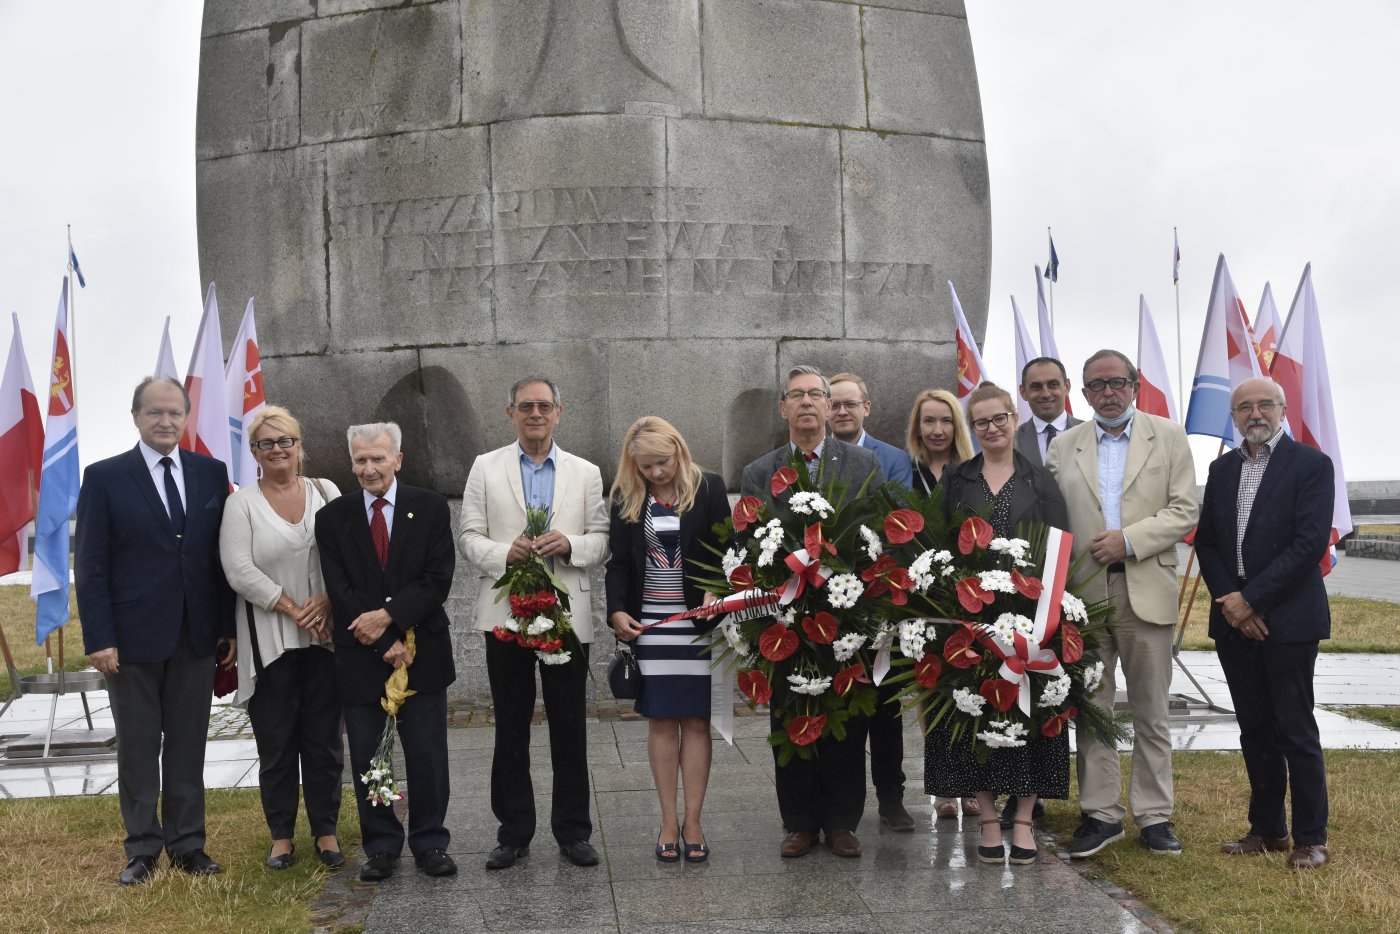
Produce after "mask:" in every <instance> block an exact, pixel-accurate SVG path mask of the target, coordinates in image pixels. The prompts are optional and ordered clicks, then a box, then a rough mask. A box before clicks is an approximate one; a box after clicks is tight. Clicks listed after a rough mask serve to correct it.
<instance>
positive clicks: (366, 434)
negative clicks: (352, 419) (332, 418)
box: [345, 422, 403, 457]
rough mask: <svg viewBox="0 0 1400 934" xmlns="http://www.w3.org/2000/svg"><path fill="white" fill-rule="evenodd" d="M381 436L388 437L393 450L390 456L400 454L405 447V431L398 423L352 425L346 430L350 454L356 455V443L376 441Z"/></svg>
mask: <svg viewBox="0 0 1400 934" xmlns="http://www.w3.org/2000/svg"><path fill="white" fill-rule="evenodd" d="M380 435H388V436H389V443H390V445H391V446H392V449H391V450H390V451H389V453H390V454H397V453H399V451H400V449H401V448H402V446H403V429H402V428H400V427H399V425H398V423H397V422H370V423H369V424H368V425H351V426H350V427H349V428H347V429H346V430H345V440H346V443H347V444H349V445H350V454H351V456H352V457H353V456H354V454H355V442H356V441H364V442H369V441H376V440H378V439H379V436H380Z"/></svg>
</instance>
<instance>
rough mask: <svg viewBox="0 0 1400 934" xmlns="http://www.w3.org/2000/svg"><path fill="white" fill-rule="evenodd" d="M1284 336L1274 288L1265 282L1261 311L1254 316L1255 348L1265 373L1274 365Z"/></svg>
mask: <svg viewBox="0 0 1400 934" xmlns="http://www.w3.org/2000/svg"><path fill="white" fill-rule="evenodd" d="M1282 336H1283V326H1282V324H1281V323H1280V322H1279V319H1278V307H1277V306H1276V305H1275V304H1274V293H1273V289H1271V288H1270V286H1269V283H1267V282H1265V283H1264V294H1263V295H1262V296H1260V298H1259V313H1258V314H1256V315H1255V316H1254V350H1255V352H1256V353H1257V354H1258V355H1259V365H1260V366H1261V367H1262V368H1263V370H1264V372H1265V373H1267V372H1269V370H1270V369H1271V368H1272V367H1273V365H1274V354H1276V353H1277V352H1278V339H1279V338H1280V337H1282Z"/></svg>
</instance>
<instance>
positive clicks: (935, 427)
mask: <svg viewBox="0 0 1400 934" xmlns="http://www.w3.org/2000/svg"><path fill="white" fill-rule="evenodd" d="M905 448H906V450H908V452H909V460H910V461H911V462H912V463H913V466H914V489H915V490H920V491H922V492H923V493H925V494H928V493H932V492H933V488H934V487H936V486H938V480H939V478H940V477H942V476H943V470H944V468H946V467H947V466H949V465H950V464H958V463H961V462H962V461H965V460H968V459H969V458H971V457H972V454H973V451H972V436H971V435H969V434H968V431H967V419H965V418H964V417H963V410H962V405H961V404H959V402H958V398H957V396H955V395H953V394H952V393H951V392H949V391H948V390H946V389H925V390H924V391H923V392H921V393H919V396H918V398H916V399H915V400H914V408H913V411H911V412H910V413H909V434H908V437H907V438H906V440H905Z"/></svg>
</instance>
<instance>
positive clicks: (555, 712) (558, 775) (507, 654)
mask: <svg viewBox="0 0 1400 934" xmlns="http://www.w3.org/2000/svg"><path fill="white" fill-rule="evenodd" d="M485 638H486V674H487V677H488V678H489V679H490V681H491V703H492V704H493V705H494V706H495V712H496V750H495V754H494V756H493V758H492V760H491V812H492V813H493V814H495V815H496V820H497V821H499V822H500V825H501V826H500V829H498V830H497V831H496V840H497V842H499V843H503V844H505V845H507V846H514V847H523V846H528V845H529V843H530V841H531V840H533V839H534V837H535V789H534V786H533V785H532V784H531V782H530V720H531V718H532V717H533V716H534V713H535V668H536V667H538V668H539V670H540V687H541V689H542V691H543V693H544V710H545V716H546V718H547V720H548V724H549V758H550V762H551V764H552V766H553V771H554V787H553V791H552V792H551V803H550V813H549V824H550V828H551V829H552V830H553V831H554V839H555V840H558V841H559V842H560V843H573V842H574V841H576V840H587V839H588V838H589V837H590V836H592V834H593V821H592V820H591V819H590V818H589V816H588V799H589V794H588V746H587V742H588V733H587V724H586V721H585V719H584V715H585V713H586V708H585V697H584V687H585V685H586V683H587V679H588V646H587V645H584V646H583V657H582V658H575V659H574V660H573V661H572V662H571V663H570V664H568V665H541V664H539V659H538V658H536V657H535V653H534V651H533V650H531V649H522V648H521V647H520V646H518V645H516V644H515V643H513V642H511V643H506V642H502V641H501V640H500V639H497V638H496V637H495V635H493V634H492V633H489V632H488V633H486V634H485Z"/></svg>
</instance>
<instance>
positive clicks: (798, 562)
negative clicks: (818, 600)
mask: <svg viewBox="0 0 1400 934" xmlns="http://www.w3.org/2000/svg"><path fill="white" fill-rule="evenodd" d="M783 563H784V564H786V565H787V566H788V568H789V569H790V570H791V571H792V577H791V579H789V580H788V582H787V583H786V584H784V585H783V590H782V600H781V601H780V602H781V603H782V605H783V606H787V605H788V604H789V603H791V602H792V601H794V600H796V599H797V598H798V597H800V596H802V591H803V590H804V589H805V588H807V587H811V588H812V589H813V590H815V589H816V588H818V587H820V586H821V585H822V584H825V583H826V579H827V578H828V577H830V576H831V571H830V569H828V568H826V567H824V566H823V565H822V563H821V560H820V559H819V558H813V557H812V556H811V555H809V554H807V549H806V548H799V549H797V550H796V551H794V552H793V553H792V554H790V555H788V556H787V557H786V558H784V559H783Z"/></svg>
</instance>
